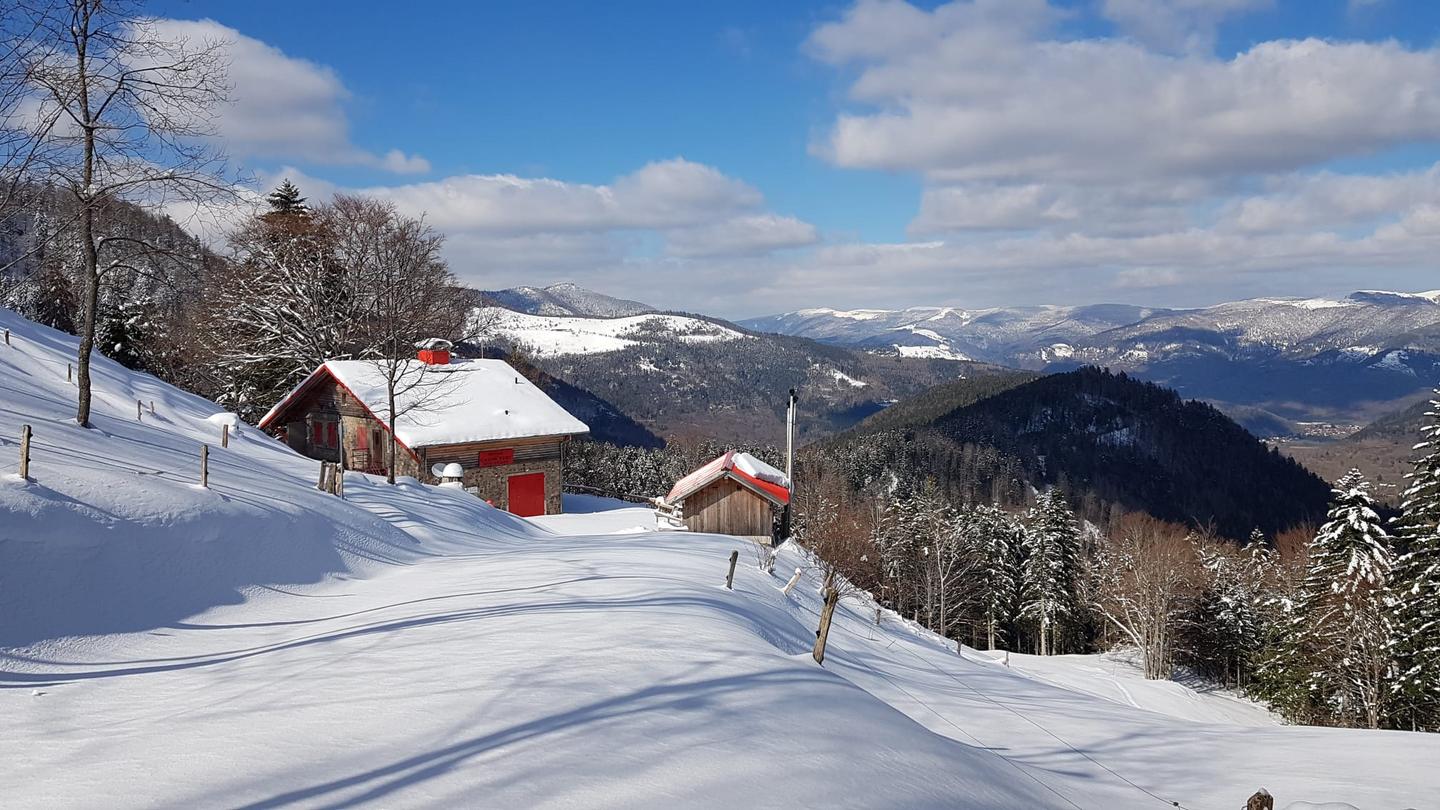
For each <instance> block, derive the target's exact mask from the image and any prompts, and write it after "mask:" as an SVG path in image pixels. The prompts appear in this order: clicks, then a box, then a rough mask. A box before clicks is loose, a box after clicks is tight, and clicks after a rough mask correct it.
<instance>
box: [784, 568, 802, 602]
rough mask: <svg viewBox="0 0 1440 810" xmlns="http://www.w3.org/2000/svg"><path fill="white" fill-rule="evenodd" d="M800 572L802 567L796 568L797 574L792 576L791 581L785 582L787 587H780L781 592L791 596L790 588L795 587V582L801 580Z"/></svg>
mask: <svg viewBox="0 0 1440 810" xmlns="http://www.w3.org/2000/svg"><path fill="white" fill-rule="evenodd" d="M800 573H801V571H800V569H799V568H796V569H795V576H793V577H790V581H789V582H787V583H785V587H784V588H781V589H780V592H781V593H783V594H785V595H786V596H789V595H790V589H791V588H794V587H795V583H797V582H799V581H800Z"/></svg>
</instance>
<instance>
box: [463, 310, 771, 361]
mask: <svg viewBox="0 0 1440 810" xmlns="http://www.w3.org/2000/svg"><path fill="white" fill-rule="evenodd" d="M474 318H475V320H476V321H477V322H481V323H484V324H487V325H488V326H489V327H490V329H491V330H492V331H493V332H494V333H496V334H498V335H500V336H502V337H503V338H505V339H506V340H507V341H509V342H513V343H518V344H523V345H524V346H526V347H528V348H529V349H530V350H531V351H532V352H534V353H535V354H536V355H539V356H541V357H553V356H558V355H572V354H600V353H604V352H613V351H619V350H620V349H628V348H631V347H633V346H640V345H644V344H647V343H657V342H661V341H668V340H675V341H679V342H682V343H713V342H721V341H731V340H747V339H749V337H748V336H747V335H745V334H743V333H741V332H737V331H735V330H734V329H727V328H725V327H723V326H720V325H719V324H715V323H711V322H710V321H706V320H702V319H700V318H688V317H685V316H683V315H658V314H656V315H633V316H630V317H625V318H588V317H585V318H579V317H566V316H542V315H530V314H527V313H524V312H514V311H511V310H508V309H502V308H499V307H482V308H480V309H479V310H477V311H476V312H475V315H474Z"/></svg>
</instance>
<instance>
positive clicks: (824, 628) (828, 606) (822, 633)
mask: <svg viewBox="0 0 1440 810" xmlns="http://www.w3.org/2000/svg"><path fill="white" fill-rule="evenodd" d="M839 602H840V589H838V588H836V587H835V586H833V585H826V586H825V604H824V606H823V607H821V608H820V629H819V630H816V631H815V652H814V653H813V655H814V657H815V663H817V664H820V665H822V666H823V665H824V664H825V640H826V639H827V638H829V637H830V619H831V618H832V617H834V615H835V605H837V604H838V603H839Z"/></svg>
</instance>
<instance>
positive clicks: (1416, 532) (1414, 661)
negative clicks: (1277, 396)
mask: <svg viewBox="0 0 1440 810" xmlns="http://www.w3.org/2000/svg"><path fill="white" fill-rule="evenodd" d="M1437 393H1440V391H1437ZM1425 416H1426V424H1425V425H1424V427H1422V428H1421V441H1420V443H1418V444H1416V445H1415V450H1416V452H1417V453H1418V454H1419V456H1418V458H1416V460H1415V462H1414V470H1413V471H1412V472H1411V473H1410V474H1409V475H1408V476H1407V478H1408V480H1409V486H1408V487H1406V489H1405V493H1404V496H1403V499H1402V502H1401V506H1400V508H1401V512H1402V515H1401V518H1400V525H1399V527H1398V531H1397V534H1398V536H1399V539H1400V545H1401V546H1402V547H1403V549H1404V554H1402V555H1401V556H1400V557H1399V559H1398V560H1396V564H1395V570H1394V574H1393V577H1392V587H1391V591H1392V593H1393V594H1394V603H1393V611H1392V614H1391V617H1390V618H1391V622H1392V624H1393V626H1394V639H1393V642H1392V649H1393V652H1394V654H1395V657H1396V665H1397V677H1396V680H1395V683H1394V686H1393V690H1394V695H1393V697H1394V699H1395V703H1396V705H1395V706H1394V712H1395V720H1396V723H1397V725H1400V726H1402V727H1406V728H1421V729H1437V728H1440V400H1432V401H1431V402H1430V410H1429V411H1427V412H1426V414H1425Z"/></svg>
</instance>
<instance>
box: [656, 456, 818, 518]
mask: <svg viewBox="0 0 1440 810" xmlns="http://www.w3.org/2000/svg"><path fill="white" fill-rule="evenodd" d="M722 477H728V478H731V479H733V480H735V481H738V482H740V483H741V484H742V485H745V486H747V487H748V488H750V489H752V490H754V491H755V492H756V493H757V494H759V495H761V496H763V497H765V498H766V499H768V500H770V501H771V502H773V503H775V504H777V505H781V506H783V505H784V504H787V503H789V502H790V479H789V478H787V477H785V473H783V472H780V471H779V470H777V469H775V468H774V467H772V466H770V465H769V464H766V463H765V462H763V461H761V460H760V459H758V458H756V457H754V456H752V455H750V454H749V453H737V452H735V451H734V450H731V451H730V452H728V453H726V454H725V455H723V456H720V457H719V458H717V459H715V460H714V461H711V462H710V463H708V464H706V465H704V466H703V467H701V468H700V469H698V470H696V471H695V472H692V473H690V474H689V475H687V476H685V477H684V478H681V479H680V480H679V481H676V482H675V486H673V487H671V489H670V494H669V495H666V496H665V500H667V501H669V502H670V503H678V502H680V501H683V500H685V499H686V498H688V497H690V496H691V495H692V494H694V493H696V492H698V491H700V490H702V489H704V488H705V487H707V486H709V485H710V484H711V483H713V482H714V481H716V480H718V479H720V478H722Z"/></svg>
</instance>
